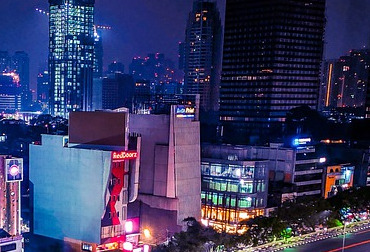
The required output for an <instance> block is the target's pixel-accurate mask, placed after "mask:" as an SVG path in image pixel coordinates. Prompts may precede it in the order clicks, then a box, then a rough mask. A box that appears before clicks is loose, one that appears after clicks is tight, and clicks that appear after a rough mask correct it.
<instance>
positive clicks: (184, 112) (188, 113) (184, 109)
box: [176, 106, 195, 118]
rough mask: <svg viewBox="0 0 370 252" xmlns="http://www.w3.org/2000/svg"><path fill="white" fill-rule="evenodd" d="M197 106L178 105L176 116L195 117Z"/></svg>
mask: <svg viewBox="0 0 370 252" xmlns="http://www.w3.org/2000/svg"><path fill="white" fill-rule="evenodd" d="M194 115H195V108H193V107H188V106H177V108H176V117H181V118H194Z"/></svg>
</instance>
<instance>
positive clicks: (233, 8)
mask: <svg viewBox="0 0 370 252" xmlns="http://www.w3.org/2000/svg"><path fill="white" fill-rule="evenodd" d="M324 27H325V0H313V1H305V0H262V1H254V0H245V1H240V0H228V1H227V2H226V19H225V32H224V46H223V47H224V48H223V64H222V68H223V69H222V77H221V86H220V120H221V123H222V126H223V130H222V134H223V137H224V141H226V142H233V143H245V142H265V140H266V139H267V140H268V138H270V137H271V136H272V135H277V136H279V135H280V132H281V127H282V126H283V123H284V120H285V115H286V112H287V111H289V110H290V109H292V108H294V107H297V106H301V105H308V106H310V107H311V108H314V109H316V108H317V100H318V93H319V83H320V81H319V80H320V64H321V60H322V54H323V44H324V43H323V35H324Z"/></svg>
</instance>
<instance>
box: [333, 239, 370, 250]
mask: <svg viewBox="0 0 370 252" xmlns="http://www.w3.org/2000/svg"><path fill="white" fill-rule="evenodd" d="M367 243H370V240H367V241H362V242H358V243H353V244H351V245H348V246H345V247H344V249H349V248H353V247H357V246H360V245H364V244H367ZM341 250H342V247H340V248H337V249H332V250H328V251H326V252H337V251H341Z"/></svg>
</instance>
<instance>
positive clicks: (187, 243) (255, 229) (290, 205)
mask: <svg viewBox="0 0 370 252" xmlns="http://www.w3.org/2000/svg"><path fill="white" fill-rule="evenodd" d="M343 209H348V210H349V211H350V212H351V213H354V216H355V218H358V217H356V216H357V215H356V213H359V212H364V211H369V210H370V188H369V187H364V188H358V189H355V188H353V189H350V190H347V191H343V192H340V193H338V194H337V195H336V196H334V197H332V198H329V199H326V200H325V199H314V198H306V199H301V200H300V201H297V202H284V204H283V205H282V206H281V207H279V208H278V209H277V210H276V211H275V212H274V216H272V217H264V216H258V217H256V218H254V219H251V220H246V221H242V222H240V223H239V227H241V228H246V229H247V232H246V233H244V234H243V235H238V234H227V233H218V232H216V231H215V230H213V229H212V228H210V227H204V226H202V225H201V224H200V223H199V222H197V220H196V219H195V218H193V217H188V218H186V219H185V220H184V222H185V223H186V227H187V230H186V232H180V233H177V234H175V235H174V237H173V238H172V239H171V240H170V241H169V242H168V244H166V245H160V246H158V247H156V248H155V249H154V251H157V252H197V251H200V252H203V251H212V249H213V251H217V250H216V248H220V247H222V251H235V249H234V248H235V247H236V245H237V244H244V245H253V246H256V245H259V244H262V243H267V242H271V241H273V240H276V239H281V238H284V239H289V238H290V237H291V236H292V235H298V234H301V233H305V232H311V231H314V230H315V227H317V226H318V225H320V226H327V227H329V228H331V227H338V226H341V225H342V222H343V220H344V217H343V216H342V215H343V211H341V210H343Z"/></svg>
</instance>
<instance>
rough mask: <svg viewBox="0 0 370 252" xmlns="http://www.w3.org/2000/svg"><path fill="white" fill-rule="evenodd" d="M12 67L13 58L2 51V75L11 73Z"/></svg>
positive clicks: (0, 68)
mask: <svg viewBox="0 0 370 252" xmlns="http://www.w3.org/2000/svg"><path fill="white" fill-rule="evenodd" d="M11 69H12V67H11V57H10V55H9V53H8V52H7V51H0V73H3V72H9V71H10V70H11Z"/></svg>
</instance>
